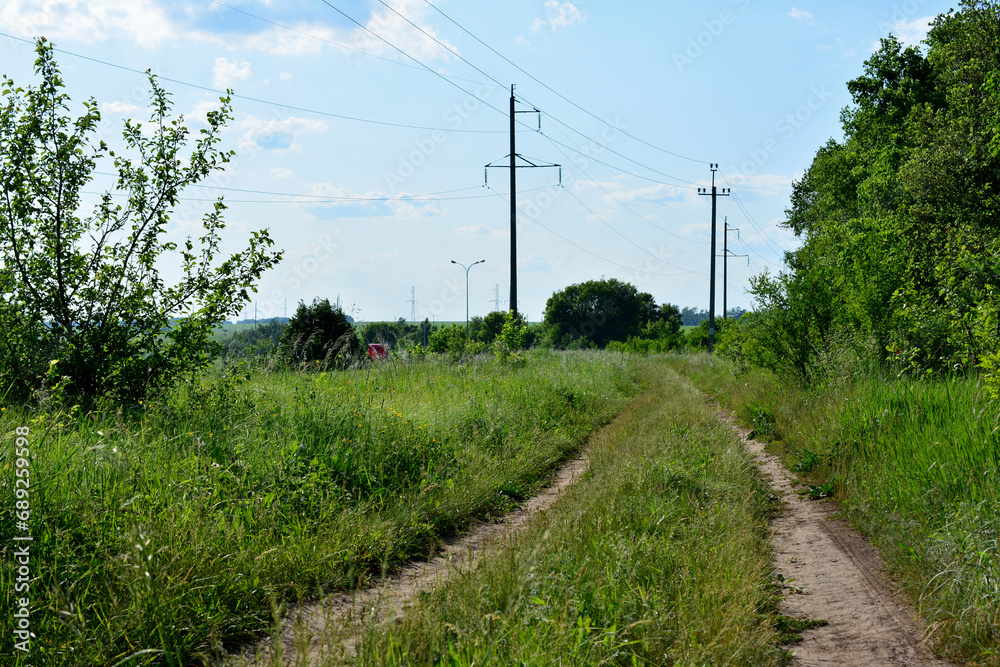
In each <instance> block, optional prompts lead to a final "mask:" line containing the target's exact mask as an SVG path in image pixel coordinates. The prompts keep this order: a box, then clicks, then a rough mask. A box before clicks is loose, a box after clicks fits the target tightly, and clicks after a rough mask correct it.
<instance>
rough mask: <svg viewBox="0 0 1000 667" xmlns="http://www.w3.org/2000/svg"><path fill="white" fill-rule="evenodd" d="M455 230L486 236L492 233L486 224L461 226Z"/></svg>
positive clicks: (460, 232) (461, 232)
mask: <svg viewBox="0 0 1000 667" xmlns="http://www.w3.org/2000/svg"><path fill="white" fill-rule="evenodd" d="M455 231H456V232H458V233H459V234H479V235H483V236H485V235H487V234H489V233H490V228H489V227H487V226H486V225H471V226H469V227H459V228H457V229H456V230H455Z"/></svg>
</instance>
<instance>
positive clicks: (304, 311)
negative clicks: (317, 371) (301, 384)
mask: <svg viewBox="0 0 1000 667" xmlns="http://www.w3.org/2000/svg"><path fill="white" fill-rule="evenodd" d="M279 354H280V355H281V357H282V358H284V359H286V360H287V361H289V362H291V363H315V364H316V365H318V366H322V367H324V368H327V367H331V366H335V367H344V366H346V365H347V364H349V363H350V362H351V361H353V360H355V359H357V358H358V357H359V356H360V354H361V341H359V340H358V337H357V336H356V335H355V334H354V327H353V326H352V325H351V323H350V322H348V321H347V316H346V315H345V314H344V311H343V310H341V309H340V306H331V305H330V300H329V299H323V300H322V301H321V300H319V299H314V300H313V303H312V305H311V306H307V305H306V304H305V302H303V301H300V302H299V306H298V309H297V310H296V311H295V315H294V316H293V317H292V319H291V320H289V322H288V326H287V327H285V330H284V332H283V333H282V334H281V343H280V344H279Z"/></svg>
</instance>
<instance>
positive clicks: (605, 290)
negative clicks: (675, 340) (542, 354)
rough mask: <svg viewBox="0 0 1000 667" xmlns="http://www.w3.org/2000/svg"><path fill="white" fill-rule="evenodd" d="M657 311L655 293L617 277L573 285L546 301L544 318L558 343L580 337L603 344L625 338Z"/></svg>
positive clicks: (555, 342) (569, 342)
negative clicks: (638, 288)
mask: <svg viewBox="0 0 1000 667" xmlns="http://www.w3.org/2000/svg"><path fill="white" fill-rule="evenodd" d="M655 313H656V303H655V301H654V300H653V297H652V296H650V295H649V294H646V293H640V292H639V291H638V290H637V289H636V288H635V286H634V285H631V284H629V283H623V282H621V281H619V280H616V279H614V278H611V279H609V280H591V281H588V282H584V283H580V284H578V285H570V286H569V287H567V288H566V289H564V290H561V291H559V292H556V293H554V294H553V295H552V296H551V297H549V300H548V302H546V304H545V321H546V323H547V324H548V325H549V327H550V329H549V331H550V335H551V337H552V341H553V343H554V344H555V345H557V346H567V345H570V344H572V343H574V341H580V342H585V343H589V344H592V345H596V346H597V347H604V346H606V345H607V344H608V343H609V342H611V341H613V340H617V341H626V340H628V338H629V337H630V336H635V335H637V334H638V333H639V332H640V330H641V328H642V326H643V325H644V324H645V323H646V322H648V321H649V320H650V318H652V317H655V316H656V315H655Z"/></svg>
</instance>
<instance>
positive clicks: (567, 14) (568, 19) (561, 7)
mask: <svg viewBox="0 0 1000 667" xmlns="http://www.w3.org/2000/svg"><path fill="white" fill-rule="evenodd" d="M545 16H546V18H544V19H541V18H538V19H535V22H534V23H533V24H531V31H532V32H538V31H539V30H541V29H542V28H544V27H545V26H548V27H549V28H551V29H552V30H560V29H562V28H568V27H569V26H571V25H573V24H575V23H583V22H584V21H586V20H587V15H586V14H585V13H583V12H581V11H580V8H579V7H577V6H576V5H574V4H573V3H572V2H563V3H560V2H559V0H548V1H547V2H546V3H545Z"/></svg>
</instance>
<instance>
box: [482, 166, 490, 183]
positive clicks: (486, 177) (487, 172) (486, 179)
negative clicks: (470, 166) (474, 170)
mask: <svg viewBox="0 0 1000 667" xmlns="http://www.w3.org/2000/svg"><path fill="white" fill-rule="evenodd" d="M489 184H490V170H489V169H485V168H484V169H483V185H489Z"/></svg>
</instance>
